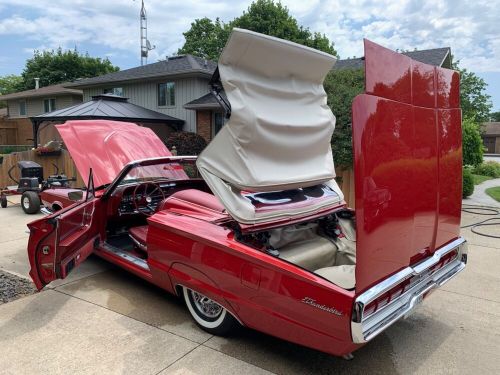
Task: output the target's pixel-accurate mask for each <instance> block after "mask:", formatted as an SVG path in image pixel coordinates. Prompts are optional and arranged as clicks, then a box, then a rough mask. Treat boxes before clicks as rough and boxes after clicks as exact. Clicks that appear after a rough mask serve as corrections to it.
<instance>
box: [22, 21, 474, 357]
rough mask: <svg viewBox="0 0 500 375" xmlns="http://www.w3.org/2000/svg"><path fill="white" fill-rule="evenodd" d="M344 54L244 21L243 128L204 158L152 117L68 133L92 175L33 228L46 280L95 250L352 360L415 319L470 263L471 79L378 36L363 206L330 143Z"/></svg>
mask: <svg viewBox="0 0 500 375" xmlns="http://www.w3.org/2000/svg"><path fill="white" fill-rule="evenodd" d="M334 63H335V58H334V57H333V56H330V55H328V54H325V53H322V52H319V51H316V50H313V49H310V48H307V47H304V46H301V45H297V44H294V43H290V42H287V41H283V40H280V39H276V38H272V37H268V36H264V35H260V34H256V33H253V32H250V31H246V30H241V29H235V30H234V31H233V32H232V34H231V37H230V39H229V41H228V43H227V45H226V47H225V49H224V51H223V53H222V56H221V58H220V60H219V64H218V69H217V71H216V73H215V74H214V79H213V82H212V83H213V85H212V86H213V89H214V95H216V96H217V97H218V99H219V100H220V101H221V104H222V105H223V106H224V108H225V109H226V112H227V117H228V121H227V123H226V125H225V126H224V127H223V128H222V130H221V131H220V132H219V133H218V134H217V136H216V137H215V139H214V140H213V141H212V142H211V143H210V144H209V145H208V146H207V148H206V149H205V150H204V151H203V152H202V153H201V155H200V156H199V157H198V158H196V157H190V156H186V157H184V156H172V155H171V153H170V152H169V150H168V149H167V148H166V147H165V146H164V144H163V143H162V142H161V141H160V139H158V138H157V137H156V135H155V134H154V133H153V132H152V131H150V130H149V129H147V128H143V127H139V126H137V125H134V124H127V123H118V122H111V121H68V122H67V123H65V124H63V125H57V128H58V130H59V132H60V134H61V136H62V138H63V140H64V142H65V144H66V146H67V148H68V150H69V151H70V153H71V155H72V157H73V159H74V161H75V164H76V166H77V168H78V170H79V172H80V173H81V175H82V177H83V178H84V179H86V180H87V181H88V183H87V189H86V193H85V197H84V199H83V200H82V201H80V202H77V203H74V204H72V205H71V206H69V207H66V208H63V209H62V210H60V211H59V212H56V213H54V214H52V215H50V216H47V217H45V218H42V219H40V220H37V221H34V222H32V223H30V224H29V225H28V226H29V228H30V231H31V234H30V239H29V245H28V253H29V259H30V263H31V272H30V275H31V277H32V278H33V281H34V282H35V284H36V286H37V287H38V288H39V289H41V288H43V287H44V286H45V285H47V284H48V283H50V282H51V281H53V280H55V279H60V278H65V277H66V276H67V275H68V273H69V272H70V271H71V270H73V269H74V268H75V267H78V265H80V264H81V263H82V262H83V261H84V260H85V259H86V258H87V257H88V256H89V255H90V254H91V253H93V254H96V255H98V256H100V257H102V258H104V259H106V260H108V261H110V262H112V263H114V264H117V265H119V266H120V267H123V268H124V269H126V270H128V271H130V272H131V273H133V274H135V275H137V276H139V277H141V278H143V279H146V280H148V281H150V282H151V283H153V284H156V285H158V286H159V287H161V288H163V289H165V290H166V291H168V292H170V293H174V294H176V295H178V296H180V297H182V298H184V300H185V302H186V305H187V308H188V310H189V312H190V314H191V315H192V317H193V319H194V321H195V322H196V323H197V324H198V325H199V326H200V327H201V328H202V329H204V330H206V331H208V332H210V333H213V334H220V335H223V334H226V333H227V332H228V331H229V330H230V329H231V328H233V327H234V326H236V325H238V324H241V325H244V326H247V327H250V328H253V329H256V330H259V331H262V332H265V333H267V334H270V335H273V336H277V337H280V338H282V339H285V340H289V341H292V342H295V343H298V344H301V345H304V346H308V347H311V348H315V349H318V350H321V351H324V352H327V353H331V354H334V355H342V356H350V355H351V353H352V352H353V351H354V350H356V349H358V348H360V347H361V346H362V345H363V344H365V343H366V342H368V341H369V340H370V339H372V338H373V337H375V336H376V335H378V334H379V333H380V332H382V331H384V330H385V329H386V328H388V327H389V326H390V325H391V324H393V323H394V322H396V321H398V320H399V319H400V318H402V317H403V316H406V315H407V314H409V313H410V312H412V310H413V309H414V307H415V306H416V305H418V304H419V303H420V302H421V301H422V299H423V298H425V297H426V296H427V295H428V294H429V293H430V292H432V291H433V290H434V289H435V288H437V287H439V286H441V285H443V284H444V283H445V282H447V281H448V280H449V279H450V278H452V277H453V276H455V275H456V274H457V273H459V272H460V271H462V270H463V269H464V267H465V264H466V261H467V251H466V243H465V241H464V239H463V238H462V237H460V234H459V230H460V229H459V222H460V211H461V152H462V149H461V111H460V108H459V76H458V74H457V72H454V71H451V70H447V69H442V68H439V67H433V66H429V65H425V64H422V63H420V62H416V61H413V60H411V59H410V58H408V57H407V56H404V55H401V54H398V53H395V52H392V51H390V50H387V49H385V48H383V47H380V46H378V45H376V44H374V43H372V42H369V41H365V74H366V92H365V93H364V94H362V95H359V96H357V97H356V98H355V99H354V102H353V105H352V130H353V149H354V173H355V210H354V209H350V208H348V207H347V206H346V203H345V201H344V197H343V194H342V192H341V190H340V188H339V186H338V185H337V182H336V180H335V170H334V165H333V159H332V151H331V146H330V140H331V136H332V133H333V130H334V125H335V117H334V116H333V114H332V112H331V110H330V108H329V107H328V106H327V105H326V94H325V91H324V89H323V80H324V77H325V75H326V74H327V73H328V72H329V71H330V70H331V69H332V66H333V65H334ZM221 88H224V90H225V93H226V96H222V95H220V90H221ZM165 313H166V314H168V312H165Z"/></svg>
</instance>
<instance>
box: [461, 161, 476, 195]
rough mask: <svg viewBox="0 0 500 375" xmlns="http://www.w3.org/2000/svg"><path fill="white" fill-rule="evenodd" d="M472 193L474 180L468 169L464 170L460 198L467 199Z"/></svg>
mask: <svg viewBox="0 0 500 375" xmlns="http://www.w3.org/2000/svg"><path fill="white" fill-rule="evenodd" d="M472 193H474V178H473V177H472V173H471V172H470V170H469V169H466V168H464V170H463V174H462V197H463V198H467V197H468V196H470V195H472Z"/></svg>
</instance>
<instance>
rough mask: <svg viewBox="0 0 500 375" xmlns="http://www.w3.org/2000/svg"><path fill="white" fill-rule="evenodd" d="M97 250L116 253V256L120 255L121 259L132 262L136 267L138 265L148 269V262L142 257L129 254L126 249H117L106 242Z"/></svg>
mask: <svg viewBox="0 0 500 375" xmlns="http://www.w3.org/2000/svg"><path fill="white" fill-rule="evenodd" d="M99 250H101V251H104V252H107V253H111V254H114V255H116V256H118V257H120V258H122V259H124V260H126V261H128V262H131V263H133V264H134V265H136V266H137V267H140V268H142V269H144V270H149V266H148V263H147V261H145V260H144V259H141V258H138V257H135V256H133V255H130V254H129V253H127V252H126V251H123V250H121V249H118V248H117V247H114V246H111V245H110V244H108V243H103V244H102V245H101V246H100V247H99Z"/></svg>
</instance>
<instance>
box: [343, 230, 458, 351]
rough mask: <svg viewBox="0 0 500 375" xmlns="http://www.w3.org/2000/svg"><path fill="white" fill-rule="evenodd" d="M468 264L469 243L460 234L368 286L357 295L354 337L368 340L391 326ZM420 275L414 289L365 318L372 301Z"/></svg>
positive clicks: (411, 288)
mask: <svg viewBox="0 0 500 375" xmlns="http://www.w3.org/2000/svg"><path fill="white" fill-rule="evenodd" d="M454 250H458V254H457V257H456V259H455V260H453V261H452V262H450V263H448V264H446V265H445V266H444V267H442V268H441V269H439V270H437V271H435V272H432V273H431V272H430V271H429V268H431V267H432V266H434V265H435V264H437V263H439V261H440V260H441V258H442V257H444V256H445V255H446V254H448V253H449V252H451V251H454ZM466 263H467V242H466V241H465V239H464V238H462V237H460V238H458V239H456V240H455V241H452V242H450V243H449V244H447V245H445V246H443V247H441V248H440V249H438V250H436V251H435V252H434V254H433V255H432V256H431V257H429V258H427V259H425V260H423V261H422V262H420V263H418V264H417V265H415V266H411V267H407V268H405V269H403V270H401V271H399V272H398V273H396V274H394V275H392V276H390V277H388V278H387V279H385V280H383V281H382V282H381V283H379V284H377V285H375V286H373V287H372V288H370V289H368V290H367V291H366V292H364V293H363V294H361V295H360V296H359V297H357V298H356V300H355V302H354V310H353V315H352V321H351V333H352V339H353V342H355V343H365V342H367V341H369V340H371V339H372V338H373V337H375V336H377V335H378V334H379V333H381V332H382V331H384V330H385V329H386V328H388V327H389V326H391V325H392V324H393V323H395V322H396V321H397V320H399V319H400V318H401V317H403V316H404V315H406V314H407V313H408V312H410V311H411V310H412V309H413V307H414V306H415V305H416V304H417V303H418V302H420V301H421V300H422V298H423V295H424V294H426V293H427V292H428V291H430V290H432V289H434V288H438V287H440V286H441V285H444V284H445V283H446V282H448V281H449V280H450V279H451V278H453V277H454V276H455V275H457V274H458V273H459V272H461V271H462V270H463V269H464V268H465V264H466ZM413 276H417V277H419V280H418V282H417V283H415V284H413V286H411V287H410V289H409V290H408V291H406V292H404V293H403V294H401V295H400V296H399V297H397V298H396V299H394V300H393V301H391V302H389V303H388V304H387V305H385V306H384V307H382V308H381V309H380V310H377V311H375V313H373V314H372V315H370V316H368V317H364V314H363V313H364V308H365V306H367V305H368V304H369V303H370V302H372V301H373V300H375V299H377V298H378V297H380V296H381V295H382V294H384V293H385V292H387V291H389V290H391V289H392V288H394V287H395V286H396V285H398V284H399V283H401V282H403V281H404V280H406V279H407V278H409V277H413Z"/></svg>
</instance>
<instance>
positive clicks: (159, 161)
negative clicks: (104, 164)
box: [99, 156, 198, 199]
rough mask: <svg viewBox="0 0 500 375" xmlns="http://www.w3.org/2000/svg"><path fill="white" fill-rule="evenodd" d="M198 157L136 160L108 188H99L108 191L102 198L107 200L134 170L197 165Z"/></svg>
mask: <svg viewBox="0 0 500 375" xmlns="http://www.w3.org/2000/svg"><path fill="white" fill-rule="evenodd" d="M197 158H198V157H197V156H166V157H160V158H148V159H140V160H134V161H132V162H130V163H128V164H126V165H125V166H124V167H123V169H122V170H121V172H120V173H119V174H118V176H116V178H115V179H114V180H113V182H111V184H109V185H108V186H107V187H106V186H102V187H99V188H101V189H102V188H105V189H106V190H105V191H104V193H103V195H102V198H103V199H107V198H108V197H110V196H111V195H112V194H113V192H114V191H115V190H116V188H117V187H118V186H120V184H121V182H122V181H123V179H124V178H125V177H127V175H128V174H129V172H130V171H131V170H132V169H133V168H137V167H146V166H150V165H157V164H168V163H179V162H187V163H190V164H195V163H196V159H197Z"/></svg>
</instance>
